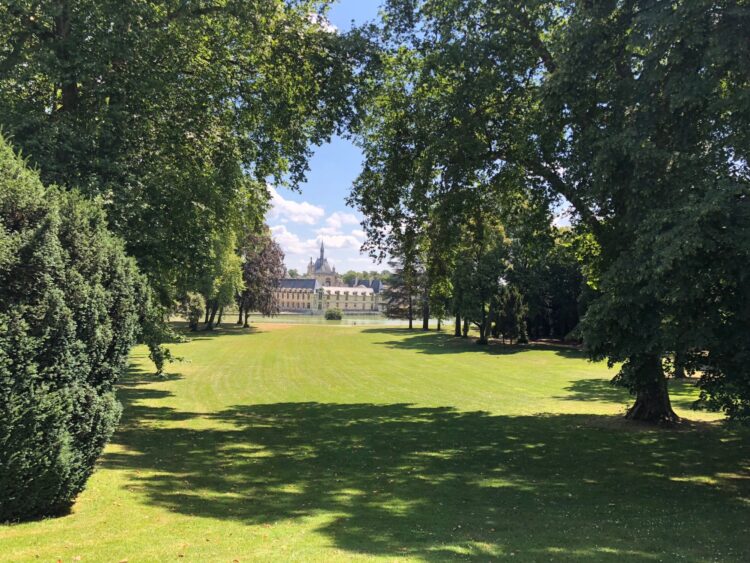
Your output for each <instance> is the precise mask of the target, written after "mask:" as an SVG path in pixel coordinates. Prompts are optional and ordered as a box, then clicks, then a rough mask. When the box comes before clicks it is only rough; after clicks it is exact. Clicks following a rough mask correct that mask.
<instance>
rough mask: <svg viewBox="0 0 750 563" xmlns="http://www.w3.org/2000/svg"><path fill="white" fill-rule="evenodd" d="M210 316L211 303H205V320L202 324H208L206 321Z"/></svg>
mask: <svg viewBox="0 0 750 563" xmlns="http://www.w3.org/2000/svg"><path fill="white" fill-rule="evenodd" d="M210 316H211V301H208V300H207V301H206V318H204V319H203V324H204V325H207V324H208V319H209V317H210Z"/></svg>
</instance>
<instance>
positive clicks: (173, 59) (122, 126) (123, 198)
mask: <svg viewBox="0 0 750 563" xmlns="http://www.w3.org/2000/svg"><path fill="white" fill-rule="evenodd" d="M327 3H328V2H327V0H320V1H317V0H313V1H307V0H289V1H286V0H149V1H141V2H121V1H119V0H75V1H74V0H12V1H11V2H2V3H0V127H2V128H3V130H4V131H6V133H8V134H10V136H11V137H12V138H13V141H14V143H15V144H16V145H17V146H18V147H20V148H21V149H22V151H23V153H24V154H25V155H26V156H27V157H28V158H29V159H30V161H31V162H32V163H33V164H34V165H35V166H37V167H38V168H39V169H40V171H41V174H42V179H43V180H44V181H45V182H55V183H57V184H59V185H61V186H65V187H68V186H75V187H78V188H80V189H81V190H82V191H83V192H84V193H85V194H87V195H91V196H94V195H96V196H101V197H102V201H103V203H104V205H105V206H106V209H107V211H108V217H109V221H110V225H111V227H112V228H113V229H114V230H115V231H116V232H117V233H119V234H121V235H122V236H123V237H124V238H125V241H126V244H127V249H128V251H129V252H130V253H131V254H132V255H134V256H135V257H136V258H137V260H138V263H139V265H140V266H141V268H142V269H143V270H144V271H145V272H146V273H147V275H148V276H149V277H150V279H151V280H152V283H153V284H154V285H155V287H157V288H158V289H159V291H160V296H161V298H162V300H163V302H164V303H169V302H171V300H172V299H173V298H174V297H176V296H177V295H179V294H180V293H182V292H184V291H186V290H189V289H198V286H199V285H200V283H201V281H202V280H201V278H202V276H203V275H204V274H205V272H206V271H207V270H210V269H211V268H212V266H213V264H215V256H216V244H217V240H221V241H228V240H229V239H230V237H225V236H223V235H222V233H221V231H224V230H226V229H234V230H235V231H236V232H239V230H240V229H241V228H242V227H244V226H245V225H247V224H248V223H250V222H253V221H257V219H258V217H262V214H263V212H264V210H265V202H266V200H267V192H266V189H265V182H266V180H267V179H268V178H269V177H273V178H275V179H276V181H279V182H281V181H284V182H287V183H289V184H291V185H296V184H297V183H298V182H299V181H300V180H301V179H302V177H303V175H304V172H305V170H306V163H307V157H308V156H309V145H310V143H320V142H323V141H325V140H326V139H327V138H328V137H329V135H330V134H331V133H332V132H333V131H334V130H335V129H336V128H337V126H338V125H339V124H340V123H341V121H342V119H343V118H344V116H345V112H346V109H345V108H346V106H347V103H346V98H347V96H348V92H349V88H350V85H351V80H350V64H349V55H350V49H349V47H348V45H349V38H348V37H346V36H344V35H341V34H338V33H334V32H333V31H332V29H331V28H330V26H328V25H327V23H326V22H325V19H324V18H323V17H321V15H320V14H321V13H322V12H324V10H325V9H326V5H327Z"/></svg>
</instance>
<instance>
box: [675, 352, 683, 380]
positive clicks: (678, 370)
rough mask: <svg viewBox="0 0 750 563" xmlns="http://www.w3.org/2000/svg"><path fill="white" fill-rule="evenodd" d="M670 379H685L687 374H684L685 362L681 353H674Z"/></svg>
mask: <svg viewBox="0 0 750 563" xmlns="http://www.w3.org/2000/svg"><path fill="white" fill-rule="evenodd" d="M672 377H674V378H675V379H685V378H686V377H687V374H686V373H685V360H684V358H683V355H682V353H681V352H675V355H674V374H673V375H672Z"/></svg>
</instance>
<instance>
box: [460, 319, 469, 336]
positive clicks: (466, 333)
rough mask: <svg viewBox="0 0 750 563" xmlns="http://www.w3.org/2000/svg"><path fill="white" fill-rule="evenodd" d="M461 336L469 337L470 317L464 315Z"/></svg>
mask: <svg viewBox="0 0 750 563" xmlns="http://www.w3.org/2000/svg"><path fill="white" fill-rule="evenodd" d="M461 338H469V319H467V318H465V317H464V329H463V331H462V332H461Z"/></svg>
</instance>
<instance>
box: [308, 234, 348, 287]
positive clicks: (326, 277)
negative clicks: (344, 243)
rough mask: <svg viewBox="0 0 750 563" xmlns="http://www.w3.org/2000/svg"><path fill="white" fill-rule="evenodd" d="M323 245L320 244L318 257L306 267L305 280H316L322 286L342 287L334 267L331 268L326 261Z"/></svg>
mask: <svg viewBox="0 0 750 563" xmlns="http://www.w3.org/2000/svg"><path fill="white" fill-rule="evenodd" d="M325 254H326V249H325V245H324V244H323V243H322V242H321V243H320V257H319V258H318V259H317V260H315V262H313V259H312V258H310V263H309V264H308V265H307V278H308V279H314V280H316V281H317V282H318V283H319V284H320V285H322V286H324V287H325V286H340V285H343V281H342V279H341V276H340V275H339V274H338V273H337V272H336V268H335V267H331V266H330V264H328V260H327V259H326V255H325Z"/></svg>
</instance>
